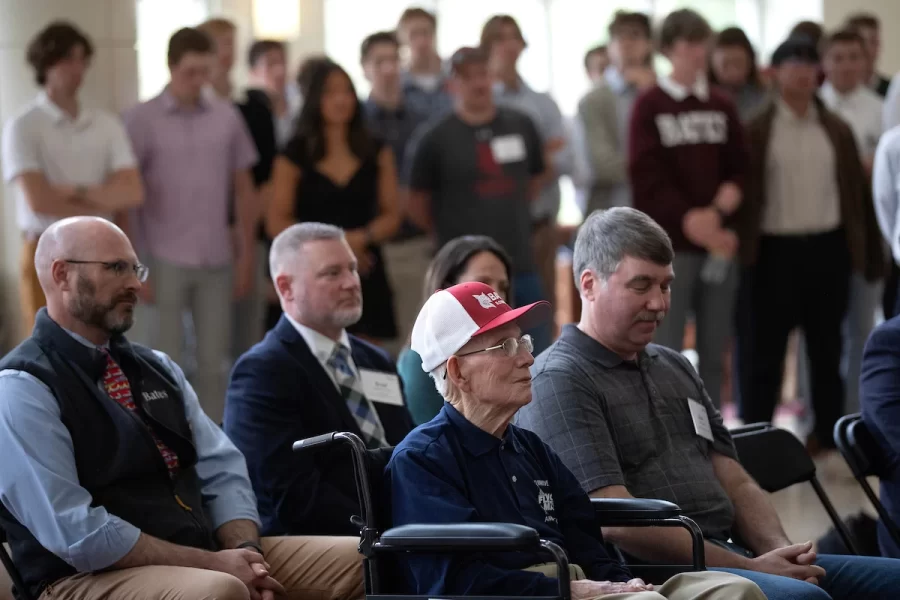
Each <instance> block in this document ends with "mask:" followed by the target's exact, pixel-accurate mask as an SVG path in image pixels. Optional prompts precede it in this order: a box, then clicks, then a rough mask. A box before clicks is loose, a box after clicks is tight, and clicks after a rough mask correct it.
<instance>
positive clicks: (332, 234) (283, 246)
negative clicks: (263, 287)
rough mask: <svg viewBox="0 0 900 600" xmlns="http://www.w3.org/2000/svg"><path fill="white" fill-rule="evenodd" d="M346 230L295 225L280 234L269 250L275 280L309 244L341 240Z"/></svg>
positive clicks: (332, 227)
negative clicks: (304, 245) (305, 245)
mask: <svg viewBox="0 0 900 600" xmlns="http://www.w3.org/2000/svg"><path fill="white" fill-rule="evenodd" d="M343 238H344V230H343V229H341V228H340V227H335V226H334V225H328V224H326V223H295V224H293V225H291V226H290V227H288V228H287V229H285V230H284V231H282V232H281V233H279V234H278V235H277V236H276V237H275V240H274V241H273V242H272V248H271V249H270V250H269V272H270V273H271V274H272V278H273V279H274V278H275V277H276V276H277V275H278V274H279V273H281V272H282V271H283V270H284V268H285V265H286V263H288V262H290V261H292V260H295V258H296V256H297V253H298V252H299V251H300V249H301V248H302V247H303V244H305V243H307V242H318V241H322V240H340V239H343Z"/></svg>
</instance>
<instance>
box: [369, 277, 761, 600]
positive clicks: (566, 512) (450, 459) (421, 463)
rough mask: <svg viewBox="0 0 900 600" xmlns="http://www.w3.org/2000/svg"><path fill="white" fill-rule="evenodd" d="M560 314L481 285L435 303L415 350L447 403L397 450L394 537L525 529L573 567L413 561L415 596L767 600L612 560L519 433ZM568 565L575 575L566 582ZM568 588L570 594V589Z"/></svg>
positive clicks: (752, 588)
mask: <svg viewBox="0 0 900 600" xmlns="http://www.w3.org/2000/svg"><path fill="white" fill-rule="evenodd" d="M550 314H551V308H550V305H549V304H548V303H546V302H539V303H536V304H532V305H529V306H525V307H521V308H518V309H515V310H513V309H512V308H510V307H509V306H508V305H507V304H506V303H505V302H503V300H501V299H500V298H499V296H498V295H497V294H495V293H494V291H493V290H492V289H491V288H490V287H488V286H486V285H484V284H481V283H464V284H460V285H456V286H453V287H451V288H448V289H446V290H442V291H439V292H437V293H435V294H434V295H433V296H432V297H431V298H430V299H429V300H428V301H427V302H426V303H425V306H424V307H423V308H422V311H421V312H420V314H419V316H418V319H417V321H416V323H415V327H414V329H413V334H412V348H413V350H415V351H416V352H418V353H419V355H421V356H422V368H423V369H424V370H425V371H427V372H429V373H430V374H431V376H432V377H433V379H434V381H435V383H436V386H437V388H438V390H439V391H440V392H441V394H442V395H443V397H444V399H445V400H446V402H445V404H444V407H443V409H442V410H441V412H440V413H439V414H438V415H437V416H436V417H435V418H434V419H433V420H432V421H430V422H429V423H426V424H424V425H422V426H420V427H419V428H417V429H416V430H414V431H413V432H411V433H410V434H409V435H408V436H407V437H406V439H405V440H404V441H403V442H401V443H400V445H398V446H397V447H396V449H395V450H394V453H393V455H392V457H391V460H390V462H389V464H388V467H387V469H386V471H385V479H386V482H385V489H386V493H388V494H389V495H390V503H391V511H392V521H393V525H394V526H395V527H397V526H403V525H405V524H422V523H430V524H440V523H447V524H463V523H469V524H472V523H510V524H521V525H525V526H528V527H531V528H533V529H534V530H536V531H537V533H538V534H539V536H540V538H541V539H542V540H543V541H544V544H545V546H544V548H547V547H548V546H549V547H561V548H562V549H564V550H565V553H566V554H567V556H568V560H569V561H571V562H570V564H568V566H567V565H566V562H565V559H564V560H563V561H562V562H560V561H559V560H557V561H556V562H554V563H548V562H547V555H546V553H542V552H540V548H539V547H535V548H534V549H533V550H534V551H532V552H528V551H524V552H523V551H520V552H506V553H495V552H471V553H468V554H459V553H457V554H439V553H434V554H431V553H429V554H403V555H401V558H400V559H399V563H400V564H399V570H400V571H401V575H402V577H403V578H405V580H406V584H407V585H406V587H407V589H408V590H409V591H410V592H414V593H417V594H428V595H430V596H436V595H471V596H489V595H490V596H496V595H499V596H506V597H510V596H520V597H521V596H551V597H552V596H556V597H558V596H559V595H560V594H562V595H563V596H571V598H573V599H575V600H585V599H588V598H598V597H604V598H607V597H608V598H616V599H617V600H624V599H628V600H634V599H639V600H651V599H653V598H656V599H660V598H668V599H669V600H686V599H688V598H696V599H704V600H713V599H722V600H724V599H726V598H727V599H729V600H735V599H757V598H765V596H764V595H763V593H762V591H761V590H760V589H759V588H758V587H757V586H756V584H754V583H753V582H751V581H749V580H747V579H744V578H741V577H738V576H734V575H730V574H726V573H718V572H709V571H702V570H699V571H698V570H693V571H688V572H682V573H679V574H676V575H674V576H673V577H670V578H668V579H667V580H666V581H665V582H663V583H662V584H661V585H656V586H654V585H652V584H650V583H645V582H644V580H642V579H638V578H635V577H634V576H633V575H632V573H631V572H630V571H629V569H628V568H627V567H626V566H625V565H623V564H622V563H621V562H620V561H618V560H616V559H615V558H613V557H611V556H610V554H609V552H608V551H607V548H606V547H605V546H604V542H603V538H602V534H601V533H600V528H599V527H598V526H597V521H596V520H595V509H594V506H592V503H591V500H590V499H589V498H588V495H587V494H586V493H585V492H584V491H583V490H582V489H581V487H580V486H579V484H578V481H577V479H576V478H575V476H574V475H573V474H572V473H571V472H570V471H569V470H568V469H567V468H566V467H565V466H564V465H563V464H562V462H561V461H560V459H559V458H558V457H557V456H556V455H555V454H554V453H553V451H552V450H550V448H549V447H548V446H546V445H545V444H544V443H543V442H541V440H540V439H539V438H538V437H537V436H536V435H535V434H533V433H532V432H530V431H526V430H523V429H521V428H518V427H516V426H515V425H512V424H511V421H512V418H513V416H514V415H515V413H516V411H517V410H518V409H519V408H520V407H521V406H523V405H525V404H527V403H528V402H530V401H531V375H530V372H529V367H530V366H531V365H532V363H533V362H534V359H533V357H532V355H531V350H532V343H531V338H530V337H529V336H528V335H527V334H525V335H523V331H527V330H528V329H530V328H532V327H534V326H536V325H539V324H541V323H542V322H544V321H545V320H547V319H549V317H550ZM598 514H599V513H598ZM654 524H658V523H654ZM385 537H387V536H385ZM701 557H702V555H701ZM700 560H701V561H702V558H701V559H700ZM560 564H562V568H564V569H567V570H568V572H567V573H565V574H561V573H560V568H558V567H557V565H560ZM701 568H702V567H701ZM565 580H570V583H569V587H568V589H564V590H560V581H565Z"/></svg>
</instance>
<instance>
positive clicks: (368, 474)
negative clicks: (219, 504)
mask: <svg viewBox="0 0 900 600" xmlns="http://www.w3.org/2000/svg"><path fill="white" fill-rule="evenodd" d="M339 445H340V446H345V447H348V448H349V450H350V454H351V458H352V461H353V472H354V475H355V477H356V489H357V493H358V496H359V505H360V511H361V512H362V515H361V516H353V517H351V519H350V520H351V522H352V523H353V524H354V525H355V526H356V527H358V528H359V532H360V541H359V552H360V553H361V554H362V555H363V576H364V579H365V591H366V598H367V600H401V599H403V600H409V599H422V600H427V599H429V598H431V596H427V595H422V596H416V595H410V594H406V593H404V592H403V585H402V582H403V577H402V576H401V574H400V571H399V567H398V565H397V563H396V556H397V555H398V554H400V553H430V554H434V553H448V554H462V553H472V552H494V553H496V552H522V551H526V552H541V553H542V554H545V555H547V556H548V558H549V559H551V560H552V562H555V563H556V566H557V573H558V576H559V577H558V579H559V594H558V595H557V596H553V597H542V600H569V597H570V592H569V560H568V557H567V555H566V552H565V551H564V550H563V549H562V548H560V547H559V546H558V545H557V544H554V543H553V542H550V541H548V540H543V539H541V538H540V536H539V535H538V533H537V531H535V530H534V529H532V528H531V527H527V526H524V525H518V524H513V523H458V524H457V523H454V524H427V523H422V524H412V525H403V526H400V527H391V508H390V506H389V505H388V503H387V502H385V500H384V499H385V498H387V494H386V493H385V491H386V490H385V489H384V476H383V473H384V469H385V467H386V466H387V463H388V461H389V460H390V457H391V454H392V452H393V448H379V449H376V450H369V449H367V448H366V445H365V444H364V443H363V441H362V440H361V439H360V438H359V437H358V436H356V435H355V434H352V433H345V432H332V433H326V434H323V435H319V436H315V437H312V438H309V439H305V440H300V441H297V442H294V445H293V449H294V451H295V452H311V451H325V450H334V449H335V448H334V447H335V446H339ZM592 503H593V505H594V509H595V515H596V523H597V526H598V527H681V528H683V529H686V530H687V531H688V532H689V533H690V535H691V540H692V543H693V561H692V564H690V565H629V569H631V571H632V572H633V573H634V575H635V576H636V577H641V578H643V579H644V580H645V581H648V582H650V583H662V582H663V581H665V580H666V579H668V578H669V577H671V576H672V575H675V574H677V573H681V572H684V571H703V570H705V569H706V562H705V554H704V546H703V544H704V542H703V534H702V533H701V532H700V528H699V527H698V526H697V524H696V523H695V522H694V521H693V520H691V519H689V518H688V517H686V516H684V515H682V514H681V509H680V508H679V507H678V506H677V505H676V504H673V503H671V502H666V501H664V500H649V499H642V498H634V499H632V498H629V499H620V498H594V499H592ZM613 552H615V554H612V555H613V556H619V557H620V558H621V556H622V555H621V553H618V551H617V550H616V549H613ZM442 598H446V599H448V600H450V599H455V598H462V597H461V596H442ZM465 598H467V599H468V600H472V599H473V598H474V599H475V600H477V599H478V598H479V597H476V596H466V597H465ZM485 600H487V599H486V598H485Z"/></svg>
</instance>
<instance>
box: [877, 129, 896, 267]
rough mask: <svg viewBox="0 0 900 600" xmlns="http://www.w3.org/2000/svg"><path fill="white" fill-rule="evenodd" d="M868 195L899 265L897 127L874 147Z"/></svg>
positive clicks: (879, 225)
mask: <svg viewBox="0 0 900 600" xmlns="http://www.w3.org/2000/svg"><path fill="white" fill-rule="evenodd" d="M872 197H873V200H874V202H875V216H876V218H877V219H878V227H879V229H881V235H882V237H884V241H885V242H887V244H888V245H889V246H890V247H891V254H892V255H893V257H894V262H896V263H897V264H900V230H898V224H900V214H898V212H900V126H898V127H894V128H893V129H891V130H889V131H887V132H885V134H884V135H883V136H881V141H880V142H879V143H878V148H877V149H876V150H875V166H874V168H873V169H872Z"/></svg>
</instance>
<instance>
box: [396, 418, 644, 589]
mask: <svg viewBox="0 0 900 600" xmlns="http://www.w3.org/2000/svg"><path fill="white" fill-rule="evenodd" d="M385 475H386V479H387V482H388V487H387V489H388V490H390V493H391V502H392V510H393V524H394V525H395V526H399V525H405V524H410V523H430V524H434V523H464V522H500V523H518V524H521V525H527V526H529V527H533V528H534V529H536V530H537V531H538V533H539V534H540V536H541V538H543V539H547V540H550V541H553V542H555V543H557V544H559V545H560V546H562V547H563V548H565V550H566V551H567V552H568V555H569V561H570V562H572V563H573V564H577V565H580V566H581V568H582V569H583V570H584V572H585V574H586V575H587V577H589V578H590V579H593V580H595V581H628V580H629V579H631V578H632V575H631V574H630V573H629V572H628V570H627V569H626V568H625V567H624V566H623V565H622V564H620V563H619V562H617V561H615V560H613V559H612V558H610V556H609V555H608V554H607V553H606V550H605V549H604V547H603V539H602V536H601V533H600V528H599V527H597V526H596V525H595V524H594V510H593V507H592V506H591V502H590V499H589V498H588V496H587V494H585V492H584V491H583V490H582V489H581V486H580V485H579V484H578V480H577V479H576V478H575V476H574V475H573V474H572V473H571V472H570V471H569V470H568V469H567V468H566V467H565V465H563V464H562V462H561V461H560V460H559V458H558V457H557V456H556V454H554V453H553V451H552V450H550V448H549V447H548V446H547V445H546V444H544V443H543V442H542V441H541V440H540V439H539V438H538V437H537V436H536V435H535V434H534V433H532V432H530V431H527V430H524V429H520V428H518V427H516V426H515V425H509V427H508V428H507V430H506V433H505V435H504V437H503V439H498V438H496V437H494V436H493V435H491V434H489V433H487V432H486V431H483V430H481V429H479V428H478V427H476V426H475V425H473V424H472V423H470V422H469V421H467V420H466V419H465V418H464V417H463V416H462V415H461V414H460V413H459V412H458V411H457V410H456V409H455V408H453V407H452V406H451V405H450V404H446V403H445V404H444V407H443V408H442V409H441V412H440V413H438V415H437V416H436V417H435V418H434V419H432V420H431V421H429V422H428V423H425V424H424V425H421V426H419V427H418V428H416V429H415V430H413V431H412V432H411V433H410V434H409V435H407V436H406V439H404V440H403V441H402V442H401V443H400V445H399V446H397V448H396V449H395V450H394V454H393V456H392V457H391V461H390V463H388V466H387V469H386V472H385ZM401 562H402V564H403V568H404V571H405V574H406V577H407V581H408V583H409V588H410V590H409V591H410V592H412V593H416V594H430V595H441V594H443V595H450V594H453V595H515V596H537V595H540V596H554V595H556V594H557V590H558V585H557V580H556V579H554V578H550V577H546V576H544V575H541V574H539V573H532V572H525V571H522V569H525V568H527V567H530V566H532V565H536V564H541V563H546V562H552V558H551V557H550V556H549V555H547V554H542V553H538V552H534V553H525V552H516V553H492V554H469V555H450V554H447V555H413V554H405V555H402V556H401Z"/></svg>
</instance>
